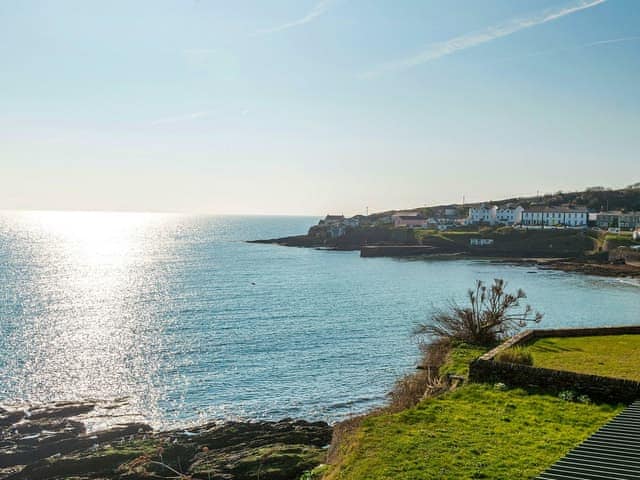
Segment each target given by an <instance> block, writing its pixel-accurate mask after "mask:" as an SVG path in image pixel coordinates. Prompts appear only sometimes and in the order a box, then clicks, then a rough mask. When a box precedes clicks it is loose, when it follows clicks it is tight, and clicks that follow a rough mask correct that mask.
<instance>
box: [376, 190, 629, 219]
mask: <svg viewBox="0 0 640 480" xmlns="http://www.w3.org/2000/svg"><path fill="white" fill-rule="evenodd" d="M482 203H486V204H493V205H498V206H501V205H506V204H509V203H512V204H517V205H522V206H523V207H525V208H527V207H530V206H545V207H555V206H559V205H570V206H574V207H586V208H588V209H589V210H591V211H605V210H622V211H640V182H638V183H634V184H633V185H629V186H628V187H626V188H621V189H617V190H614V189H608V188H605V187H591V188H587V189H586V190H584V191H581V192H562V191H560V192H556V193H552V194H544V195H540V196H535V197H514V198H506V199H503V200H487V201H485V202H475V203H467V204H465V205H462V204H448V205H435V206H432V207H418V208H409V209H406V211H420V212H422V213H424V214H425V215H427V216H429V215H434V214H436V213H437V212H438V211H439V210H442V209H444V208H456V209H457V210H458V212H459V213H460V214H461V215H465V214H466V213H465V212H466V209H467V208H468V207H471V206H476V205H480V204H482ZM395 211H398V210H394V211H387V212H379V213H374V214H372V215H370V216H369V217H370V218H371V219H376V218H379V217H381V216H384V215H390V214H392V213H393V212H395ZM403 211H405V210H403Z"/></svg>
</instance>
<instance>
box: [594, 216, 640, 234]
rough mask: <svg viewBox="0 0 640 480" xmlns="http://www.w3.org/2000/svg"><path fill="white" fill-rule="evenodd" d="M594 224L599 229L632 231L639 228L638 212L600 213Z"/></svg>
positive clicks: (639, 218) (639, 217)
mask: <svg viewBox="0 0 640 480" xmlns="http://www.w3.org/2000/svg"><path fill="white" fill-rule="evenodd" d="M596 224H597V225H598V227H600V228H619V229H621V230H634V229H636V228H638V227H640V212H601V213H599V214H598V217H597V220H596Z"/></svg>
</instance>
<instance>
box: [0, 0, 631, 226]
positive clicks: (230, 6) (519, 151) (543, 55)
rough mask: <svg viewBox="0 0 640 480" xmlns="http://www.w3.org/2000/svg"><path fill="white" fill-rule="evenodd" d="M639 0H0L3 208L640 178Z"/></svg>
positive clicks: (261, 205)
mask: <svg viewBox="0 0 640 480" xmlns="http://www.w3.org/2000/svg"><path fill="white" fill-rule="evenodd" d="M638 85H640V2H638V1H636V0H535V1H530V0H519V1H518V2H514V1H512V0H440V1H436V0H415V1H412V0H398V1H394V2H390V1H387V0H379V1H378V0H271V1H267V0H255V1H249V0H235V1H232V2H230V1H226V0H225V1H215V0H198V1H189V0H175V1H166V0H136V1H135V2H131V1H128V0H127V1H118V0H110V1H109V2H98V1H86V0H78V1H71V0H56V1H53V0H50V1H32V0H2V1H0V209H71V210H133V211H167V212H209V213H229V214H290V215H305V214H308V215H324V214H326V213H344V214H346V215H353V214H357V213H364V212H365V210H366V208H367V207H368V208H369V211H371V212H373V211H381V210H387V209H401V208H409V207H417V206H421V205H432V204H443V203H449V202H460V201H461V200H462V198H463V196H464V198H465V199H466V200H467V201H482V200H493V199H499V198H505V197H511V196H523V195H532V194H535V193H536V192H537V191H540V192H553V191H557V190H565V191H569V190H578V189H582V188H584V187H588V186H595V185H604V186H610V187H623V186H625V185H628V184H631V183H634V182H637V181H640V155H639V154H638V152H640V88H638Z"/></svg>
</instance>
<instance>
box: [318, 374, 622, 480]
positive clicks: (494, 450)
mask: <svg viewBox="0 0 640 480" xmlns="http://www.w3.org/2000/svg"><path fill="white" fill-rule="evenodd" d="M620 409H621V407H612V406H609V405H600V406H598V405H592V404H581V403H569V402H565V401H563V400H560V399H558V398H556V397H552V396H549V395H538V394H528V393H527V392H525V391H523V390H520V389H516V390H508V391H500V390H496V389H495V388H494V387H493V386H491V385H481V384H471V385H467V386H465V387H462V388H460V389H458V390H456V391H455V392H452V393H449V394H446V395H443V396H441V397H437V398H433V399H429V400H425V401H423V402H421V403H420V404H418V405H417V406H416V407H414V408H410V409H408V410H405V411H402V412H400V413H395V414H390V413H382V414H380V415H373V416H370V417H368V418H367V419H365V420H364V422H363V423H362V425H361V426H360V427H359V428H358V429H357V430H356V431H355V432H354V433H353V434H351V436H350V437H349V438H348V439H346V441H345V442H343V444H342V445H341V451H340V461H339V462H338V463H337V464H336V465H333V466H332V467H330V469H329V472H328V473H327V474H326V475H325V477H324V478H325V480H338V479H340V480H366V479H370V480H384V479H389V480H392V479H393V480H417V479H425V480H427V479H428V480H445V479H447V480H449V479H450V480H464V479H481V478H487V479H504V480H515V479H528V478H534V477H535V476H536V475H538V474H539V473H540V472H542V471H543V470H544V469H546V468H547V467H548V466H550V465H551V464H553V463H554V462H555V461H556V460H558V459H559V458H560V457H562V456H563V455H565V454H566V453H567V452H568V451H569V450H570V449H571V448H573V447H574V446H576V445H578V444H579V443H580V442H581V441H582V440H584V439H585V438H587V437H588V436H589V435H590V434H591V433H593V432H594V431H595V430H597V429H598V428H599V427H600V426H601V425H603V424H604V423H606V422H607V421H608V420H610V419H611V418H612V417H613V416H614V415H615V414H616V413H618V412H619V411H620Z"/></svg>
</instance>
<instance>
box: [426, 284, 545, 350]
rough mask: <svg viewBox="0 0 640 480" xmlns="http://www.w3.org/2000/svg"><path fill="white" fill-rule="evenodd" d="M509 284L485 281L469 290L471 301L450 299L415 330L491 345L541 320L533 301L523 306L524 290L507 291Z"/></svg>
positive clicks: (456, 339)
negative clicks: (534, 308)
mask: <svg viewBox="0 0 640 480" xmlns="http://www.w3.org/2000/svg"><path fill="white" fill-rule="evenodd" d="M506 287H507V284H506V282H505V281H504V280H502V279H500V278H497V279H495V280H494V281H493V284H492V285H491V286H490V287H487V286H486V285H485V284H484V283H483V282H482V281H478V282H477V283H476V286H475V289H470V290H469V291H468V294H467V295H468V298H469V305H468V306H461V305H459V304H457V303H455V302H453V301H452V302H450V304H449V308H448V309H446V310H440V311H437V312H436V313H435V314H434V315H433V316H432V318H431V323H429V324H422V325H419V326H418V328H417V329H416V331H415V333H416V334H417V335H427V336H429V337H431V338H432V339H434V341H438V340H449V341H458V342H466V343H470V344H474V345H482V346H491V345H493V344H495V343H496V342H498V341H499V340H502V339H503V338H505V337H508V336H510V335H512V334H513V333H515V332H516V331H517V330H519V329H520V328H523V327H525V326H527V325H528V324H530V323H539V322H540V321H541V320H542V314H541V313H539V312H534V311H533V309H532V308H531V305H526V306H524V307H523V308H520V301H521V300H522V299H525V298H527V295H526V294H525V293H524V291H523V290H521V289H519V290H518V291H517V292H516V293H508V292H507V291H506Z"/></svg>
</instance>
